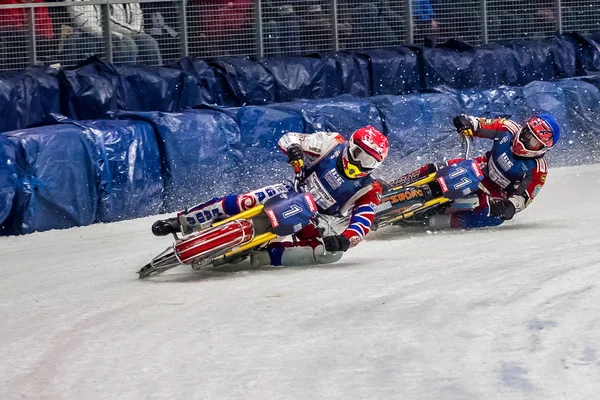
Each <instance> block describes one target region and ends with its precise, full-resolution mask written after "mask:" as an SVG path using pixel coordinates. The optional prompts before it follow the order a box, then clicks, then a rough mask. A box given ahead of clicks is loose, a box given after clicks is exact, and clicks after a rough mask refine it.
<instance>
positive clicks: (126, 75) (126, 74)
mask: <svg viewBox="0 0 600 400" xmlns="http://www.w3.org/2000/svg"><path fill="white" fill-rule="evenodd" d="M117 73H118V75H119V78H120V79H119V88H118V91H117V107H118V108H119V109H121V110H128V111H131V110H133V111H168V112H175V111H180V110H182V109H184V108H188V107H193V106H195V105H197V104H200V103H199V102H201V101H203V97H202V93H201V89H200V87H199V82H198V80H197V79H196V78H195V77H194V76H193V75H191V74H189V73H187V72H185V71H182V70H177V69H173V68H163V67H147V66H142V65H126V66H123V67H117Z"/></svg>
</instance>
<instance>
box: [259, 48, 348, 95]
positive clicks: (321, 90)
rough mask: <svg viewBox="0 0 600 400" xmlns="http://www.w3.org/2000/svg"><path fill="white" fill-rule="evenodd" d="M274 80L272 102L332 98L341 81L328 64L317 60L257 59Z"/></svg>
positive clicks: (299, 58)
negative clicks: (273, 97)
mask: <svg viewBox="0 0 600 400" xmlns="http://www.w3.org/2000/svg"><path fill="white" fill-rule="evenodd" d="M259 64H260V65H262V66H263V67H264V68H265V69H266V70H267V71H268V72H269V73H270V74H271V75H272V76H273V78H274V79H275V101H276V102H278V103H281V102H288V101H293V100H296V99H322V98H326V97H333V96H335V95H336V94H337V93H336V92H335V88H336V87H339V86H340V85H341V83H340V82H337V81H338V80H340V79H341V78H340V77H339V76H337V75H336V69H335V68H334V66H333V65H332V64H331V63H328V62H327V61H326V60H323V59H320V58H312V57H288V58H264V59H262V60H259Z"/></svg>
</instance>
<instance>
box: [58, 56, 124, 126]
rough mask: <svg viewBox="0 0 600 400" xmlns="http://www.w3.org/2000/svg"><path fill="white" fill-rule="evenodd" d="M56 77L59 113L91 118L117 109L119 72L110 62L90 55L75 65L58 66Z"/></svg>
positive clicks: (102, 115) (75, 117)
mask: <svg viewBox="0 0 600 400" xmlns="http://www.w3.org/2000/svg"><path fill="white" fill-rule="evenodd" d="M60 77H61V88H62V95H61V114H63V115H65V116H67V117H69V118H73V119H95V118H102V117H105V116H106V115H107V114H108V112H110V111H115V110H116V109H117V96H118V92H119V85H120V83H119V75H118V72H117V70H116V69H115V67H113V66H112V65H111V64H109V63H106V62H103V61H100V60H99V59H97V58H95V57H94V58H91V59H89V60H88V61H87V62H86V63H85V64H83V65H82V66H81V67H79V68H76V69H73V70H62V71H61V72H60Z"/></svg>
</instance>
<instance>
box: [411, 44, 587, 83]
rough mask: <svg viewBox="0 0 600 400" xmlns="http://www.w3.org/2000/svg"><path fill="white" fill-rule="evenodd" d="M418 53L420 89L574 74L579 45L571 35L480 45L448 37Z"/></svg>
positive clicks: (529, 79) (550, 77)
mask: <svg viewBox="0 0 600 400" xmlns="http://www.w3.org/2000/svg"><path fill="white" fill-rule="evenodd" d="M418 53H419V57H420V63H419V64H420V66H421V79H422V81H423V82H422V87H423V89H431V88H433V87H435V86H438V85H448V86H451V87H453V88H456V89H465V88H474V87H479V88H491V87H496V86H499V85H517V86H521V85H525V84H527V83H529V82H532V81H536V80H556V79H560V78H565V77H572V76H576V74H577V55H578V45H577V42H576V40H575V39H574V38H572V37H570V36H557V37H554V38H550V39H544V40H535V41H534V40H520V41H511V42H498V43H494V44H488V45H483V46H470V45H468V44H465V43H462V42H459V41H456V40H450V41H448V42H446V43H445V44H443V45H440V46H439V47H435V48H425V47H422V48H419V50H418Z"/></svg>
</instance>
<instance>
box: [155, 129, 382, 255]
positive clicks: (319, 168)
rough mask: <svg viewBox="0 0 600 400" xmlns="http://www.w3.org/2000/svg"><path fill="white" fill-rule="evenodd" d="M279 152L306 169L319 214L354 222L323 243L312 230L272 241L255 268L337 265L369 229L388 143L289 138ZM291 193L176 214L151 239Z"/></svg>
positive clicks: (362, 134)
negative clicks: (376, 172) (377, 176)
mask: <svg viewBox="0 0 600 400" xmlns="http://www.w3.org/2000/svg"><path fill="white" fill-rule="evenodd" d="M278 146H279V148H280V150H281V151H283V153H284V154H286V155H287V157H288V163H289V164H290V165H292V166H293V167H294V169H295V170H296V171H299V168H302V169H303V171H304V173H303V179H302V181H303V184H304V185H305V188H306V189H305V190H306V191H308V192H310V193H311V194H312V195H313V197H314V199H315V202H316V203H317V206H318V210H319V213H320V214H323V215H330V216H334V217H341V216H346V215H348V214H350V222H349V225H348V227H347V228H346V229H345V230H344V231H343V232H342V233H341V234H331V235H328V236H325V237H323V238H322V241H321V240H319V237H320V234H321V232H319V229H317V228H316V227H315V226H314V225H312V224H311V225H308V226H307V227H305V228H304V229H302V230H300V231H299V232H297V233H296V234H295V235H294V236H293V237H292V238H291V240H290V238H289V237H288V238H287V239H286V240H283V241H274V242H271V243H269V244H268V245H267V248H266V249H265V250H260V251H254V252H252V253H251V255H250V257H251V263H252V265H253V266H260V265H268V264H271V265H283V266H295V265H311V264H328V263H332V262H336V261H338V260H339V259H340V258H341V257H342V254H343V252H345V251H346V250H348V249H349V248H351V247H354V246H356V245H357V244H358V243H359V242H360V241H361V240H362V239H363V238H364V237H365V236H366V235H367V234H368V233H369V231H370V229H371V224H372V222H373V220H374V218H375V211H374V209H375V207H376V206H377V205H378V204H379V198H380V195H381V186H380V185H379V183H378V182H377V181H376V180H375V179H373V178H372V177H371V176H370V174H371V172H373V171H374V170H375V169H377V168H378V167H379V166H380V165H381V163H382V162H383V161H384V160H385V158H386V157H387V153H388V147H389V145H388V139H387V137H385V136H384V135H383V134H382V133H381V132H379V131H378V130H377V129H375V128H373V127H372V126H367V127H364V128H360V129H358V130H357V131H355V132H354V133H353V134H352V135H351V137H350V138H349V140H348V141H346V139H344V137H343V136H342V135H341V134H339V133H336V132H316V133H312V134H304V133H297V132H289V133H287V134H285V135H283V136H282V137H281V138H280V139H279V142H278ZM305 158H306V164H304V160H305ZM291 190H293V188H292V186H291V185H290V184H289V183H282V184H276V185H271V186H266V187H263V188H261V189H258V190H254V191H251V192H248V193H245V194H239V195H236V194H231V195H228V196H225V197H222V198H214V199H212V200H210V201H208V202H206V203H202V204H199V205H197V206H194V207H192V208H190V209H189V210H185V211H183V212H180V213H178V215H177V217H174V218H169V219H166V220H159V221H156V222H155V223H154V224H153V225H152V233H153V234H154V235H157V236H163V235H168V234H170V233H175V232H180V231H181V232H183V233H184V234H188V233H191V232H192V231H195V230H200V229H204V228H206V227H208V226H210V224H211V223H212V222H213V221H215V220H217V219H222V218H225V217H228V216H232V215H235V214H238V213H240V212H242V211H245V210H247V209H250V208H252V207H254V206H256V205H257V204H259V203H264V202H265V201H266V200H268V199H270V198H272V197H274V196H276V195H278V194H280V193H285V192H289V191H291ZM323 246H324V247H325V249H323ZM324 250H325V251H324Z"/></svg>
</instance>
